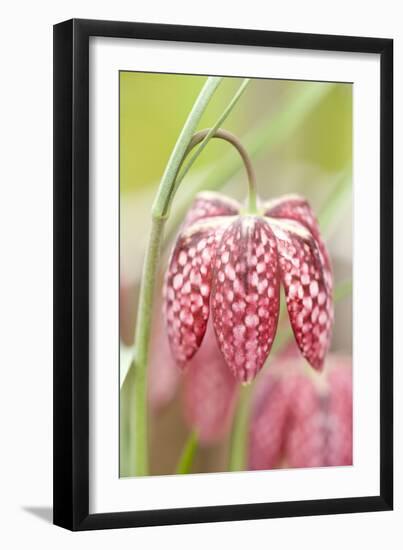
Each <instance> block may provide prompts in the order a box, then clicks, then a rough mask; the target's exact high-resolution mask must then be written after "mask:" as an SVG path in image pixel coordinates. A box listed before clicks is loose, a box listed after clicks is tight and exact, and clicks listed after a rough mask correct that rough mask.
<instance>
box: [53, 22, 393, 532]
mask: <svg viewBox="0 0 403 550" xmlns="http://www.w3.org/2000/svg"><path fill="white" fill-rule="evenodd" d="M92 36H102V37H118V38H137V39H147V40H169V41H179V42H198V43H213V44H229V45H242V46H264V47H281V48H297V49H309V50H327V51H343V52H363V53H377V54H380V57H381V75H380V85H381V90H380V97H381V105H380V107H381V121H380V140H381V148H380V184H381V187H380V214H381V227H380V231H381V235H380V238H381V258H380V281H381V288H380V300H381V302H380V305H381V310H380V342H381V349H380V365H381V368H380V404H379V407H380V408H379V412H380V419H381V431H380V490H379V494H376V495H373V496H365V497H359V496H358V497H354V498H337V499H326V500H308V501H293V502H278V503H259V504H239V505H228V506H211V507H210V506H208V507H197V508H180V509H178V508H176V509H165V510H153V511H132V512H116V513H105V514H90V513H89V284H90V282H89V253H90V250H89V207H90V204H89V180H88V175H89V158H88V156H89V38H90V37H92ZM392 507H393V41H392V40H391V39H385V38H360V37H350V36H326V35H313V34H300V33H290V32H269V31H255V30H253V31H252V30H243V29H224V28H206V27H191V26H177V25H159V24H147V23H126V22H115V21H95V20H79V19H73V20H69V21H65V22H63V23H60V24H57V25H55V26H54V523H55V524H56V525H59V526H61V527H65V528H67V529H71V530H90V529H105V528H119V527H139V526H152V525H167V524H183V523H201V522H216V521H234V520H247V519H258V518H276V517H290V516H305V515H319V514H340V513H352V512H370V511H380V510H391V509H392Z"/></svg>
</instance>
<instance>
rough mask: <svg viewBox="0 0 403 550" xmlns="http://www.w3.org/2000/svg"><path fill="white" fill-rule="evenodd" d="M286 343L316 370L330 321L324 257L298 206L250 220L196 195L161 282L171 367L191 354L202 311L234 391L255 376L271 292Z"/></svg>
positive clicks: (295, 202)
mask: <svg viewBox="0 0 403 550" xmlns="http://www.w3.org/2000/svg"><path fill="white" fill-rule="evenodd" d="M281 284H282V285H283V287H284V290H285V295H286V302H287V309H288V314H289V318H290V322H291V326H292V329H293V331H294V335H295V340H296V342H297V344H298V347H299V349H300V350H301V352H302V354H303V355H304V357H305V358H306V359H307V360H308V362H309V363H310V364H311V365H312V367H314V368H315V369H318V370H320V369H321V368H322V366H323V362H324V359H325V355H326V352H327V350H328V348H329V344H330V338H331V331H332V321H333V302H332V274H331V266H330V261H329V255H328V253H327V251H326V248H325V245H324V243H323V241H322V239H321V238H320V234H319V228H318V224H317V222H316V219H315V217H314V214H313V212H312V210H311V208H310V206H309V205H308V203H307V202H306V201H305V199H303V198H301V197H296V196H291V197H284V198H282V199H279V200H276V201H273V202H271V203H265V204H263V205H261V207H260V208H259V212H258V213H256V214H250V213H244V211H243V208H242V207H241V205H240V204H239V203H237V202H236V201H234V200H230V199H228V198H226V197H225V196H223V195H220V194H218V193H200V194H199V195H198V196H197V197H196V199H195V202H194V205H193V207H192V208H191V209H190V210H189V212H188V214H187V217H186V219H185V222H184V224H183V226H182V228H181V231H180V233H179V235H178V238H177V240H176V243H175V245H174V248H173V251H172V254H171V259H170V262H169V266H168V270H167V273H166V277H165V285H164V293H165V317H166V325H167V331H168V338H169V342H170V347H171V350H172V353H173V355H174V358H175V359H176V362H177V363H178V364H180V365H185V364H186V363H187V362H188V361H189V360H190V359H191V358H192V357H193V356H194V354H195V353H196V352H197V350H198V349H199V347H200V345H201V343H202V340H203V337H204V334H205V332H206V327H207V321H208V319H209V315H210V311H211V313H212V322H213V326H214V331H215V335H216V340H217V343H218V347H219V349H220V350H221V352H222V354H223V356H224V359H225V361H226V363H227V365H228V366H229V368H230V369H231V371H232V373H233V374H234V376H235V377H236V378H237V379H238V381H240V382H242V383H248V382H250V381H251V380H253V379H254V377H255V376H256V374H257V373H258V372H259V370H260V369H261V368H262V366H263V364H264V362H265V361H266V359H267V356H268V354H269V352H270V349H271V347H272V344H273V340H274V337H275V334H276V329H277V321H278V316H279V309H280V285H281Z"/></svg>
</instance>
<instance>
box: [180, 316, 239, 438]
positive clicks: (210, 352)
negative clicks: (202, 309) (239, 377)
mask: <svg viewBox="0 0 403 550" xmlns="http://www.w3.org/2000/svg"><path fill="white" fill-rule="evenodd" d="M175 370H177V369H175ZM238 386H239V384H238V382H237V381H236V379H235V378H234V377H233V376H232V374H231V372H230V370H229V369H228V367H227V365H226V363H225V360H224V357H223V356H222V355H221V353H220V351H219V350H218V348H217V344H216V341H215V335H214V330H213V326H212V324H211V323H208V325H207V330H206V334H205V337H204V342H203V346H202V347H201V349H200V351H199V353H198V354H196V356H195V357H194V358H193V359H191V360H190V361H189V362H188V363H187V364H186V367H185V372H184V386H183V399H184V408H185V417H186V420H187V422H188V424H189V425H190V427H191V428H193V429H194V430H195V431H196V432H197V435H198V439H199V441H200V442H201V443H214V442H216V441H218V440H219V439H220V438H221V437H223V436H224V435H225V434H226V433H227V431H228V430H229V429H230V427H231V421H232V417H233V413H234V409H235V404H236V400H237V393H238Z"/></svg>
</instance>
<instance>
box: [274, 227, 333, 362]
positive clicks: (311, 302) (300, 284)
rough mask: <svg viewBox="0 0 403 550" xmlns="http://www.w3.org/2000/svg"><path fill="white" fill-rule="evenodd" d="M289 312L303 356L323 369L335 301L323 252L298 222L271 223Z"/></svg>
mask: <svg viewBox="0 0 403 550" xmlns="http://www.w3.org/2000/svg"><path fill="white" fill-rule="evenodd" d="M271 227H272V229H273V232H274V234H275V236H276V239H277V249H278V254H279V265H280V271H281V276H282V280H283V284H284V288H285V294H286V301H287V309H288V315H289V318H290V321H291V326H292V329H293V331H294V336H295V339H296V342H297V344H298V347H299V348H300V350H301V352H302V355H303V356H304V357H305V358H306V359H307V360H308V362H309V363H310V364H311V365H312V367H314V368H315V369H319V370H320V369H321V368H322V366H323V361H324V359H325V356H326V353H327V350H328V348H329V345H330V339H331V333H332V324H333V302H332V298H331V294H330V290H329V288H328V286H327V284H326V281H325V278H324V274H323V263H322V259H321V255H320V252H319V250H318V247H317V245H316V243H315V240H314V238H313V237H312V235H311V234H310V233H309V232H308V231H307V230H306V229H305V228H304V227H302V226H301V225H300V224H299V223H297V222H292V221H287V222H280V221H278V222H276V223H271Z"/></svg>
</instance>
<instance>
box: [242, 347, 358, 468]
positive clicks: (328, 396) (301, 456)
mask: <svg viewBox="0 0 403 550" xmlns="http://www.w3.org/2000/svg"><path fill="white" fill-rule="evenodd" d="M303 363H304V361H303V360H302V359H298V358H295V359H292V358H290V357H285V358H282V359H279V360H277V361H276V362H273V363H272V364H271V365H270V366H269V368H268V370H267V372H266V373H264V374H263V375H262V378H261V379H260V380H259V381H258V382H257V388H256V391H255V394H254V397H253V403H252V411H251V421H250V437H249V468H250V469H252V470H268V469H272V468H281V467H288V468H304V467H305V468H307V467H319V466H342V465H351V464H352V369H351V358H350V357H344V356H338V355H335V354H329V355H328V358H327V361H326V367H325V373H323V374H321V375H317V374H315V373H314V372H313V371H308V369H307V368H306V366H305V365H303Z"/></svg>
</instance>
